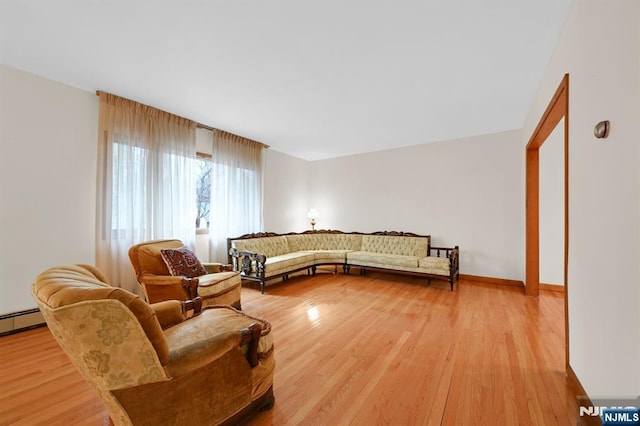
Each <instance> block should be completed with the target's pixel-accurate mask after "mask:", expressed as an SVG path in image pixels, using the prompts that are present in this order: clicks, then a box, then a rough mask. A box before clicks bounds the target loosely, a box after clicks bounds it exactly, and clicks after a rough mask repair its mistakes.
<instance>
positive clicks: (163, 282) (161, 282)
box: [140, 274, 198, 299]
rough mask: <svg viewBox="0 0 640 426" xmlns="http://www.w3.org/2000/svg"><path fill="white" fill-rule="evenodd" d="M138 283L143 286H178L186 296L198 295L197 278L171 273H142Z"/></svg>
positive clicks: (191, 297)
mask: <svg viewBox="0 0 640 426" xmlns="http://www.w3.org/2000/svg"><path fill="white" fill-rule="evenodd" d="M140 283H141V284H144V285H145V286H147V287H148V286H179V287H181V288H182V289H183V290H184V293H185V294H186V297H187V298H189V299H193V298H194V297H196V296H197V295H198V278H197V277H196V278H187V277H178V276H173V275H153V274H144V275H142V276H141V277H140Z"/></svg>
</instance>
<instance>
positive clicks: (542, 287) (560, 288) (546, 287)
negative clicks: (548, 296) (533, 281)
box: [538, 283, 564, 293]
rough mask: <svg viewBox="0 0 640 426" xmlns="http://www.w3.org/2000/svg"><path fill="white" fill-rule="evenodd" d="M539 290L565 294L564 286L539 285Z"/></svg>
mask: <svg viewBox="0 0 640 426" xmlns="http://www.w3.org/2000/svg"><path fill="white" fill-rule="evenodd" d="M538 288H539V289H540V290H549V291H557V292H560V293H564V286H563V285H559V284H543V283H540V284H538Z"/></svg>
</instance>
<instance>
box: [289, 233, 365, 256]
mask: <svg viewBox="0 0 640 426" xmlns="http://www.w3.org/2000/svg"><path fill="white" fill-rule="evenodd" d="M287 241H288V242H289V249H290V250H291V251H303V250H354V251H356V250H360V246H361V245H362V235H360V234H329V233H322V232H319V233H316V234H296V235H287Z"/></svg>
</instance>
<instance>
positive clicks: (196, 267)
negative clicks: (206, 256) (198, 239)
mask: <svg viewBox="0 0 640 426" xmlns="http://www.w3.org/2000/svg"><path fill="white" fill-rule="evenodd" d="M160 254H161V255H162V260H164V263H165V264H166V265H167V269H169V273H170V274H171V275H174V276H183V277H188V278H193V277H199V276H200V275H205V274H206V273H207V270H206V269H205V268H204V266H202V263H200V261H199V260H198V258H197V257H196V255H195V253H194V252H192V251H191V250H189V248H188V247H180V248H179V249H162V250H160Z"/></svg>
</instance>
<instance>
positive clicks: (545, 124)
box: [525, 74, 569, 366]
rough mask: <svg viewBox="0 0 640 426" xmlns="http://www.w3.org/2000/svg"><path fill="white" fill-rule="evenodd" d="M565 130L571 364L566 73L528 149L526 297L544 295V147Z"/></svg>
mask: <svg viewBox="0 0 640 426" xmlns="http://www.w3.org/2000/svg"><path fill="white" fill-rule="evenodd" d="M562 121H563V127H564V138H563V139H564V150H563V151H564V259H563V274H562V275H563V281H564V282H563V285H564V292H565V293H564V324H565V355H566V356H565V364H566V365H567V366H568V365H569V314H568V296H569V288H568V286H567V264H568V259H569V257H568V256H569V74H565V75H564V77H563V79H562V81H561V82H560V85H559V86H558V88H557V90H556V92H555V94H554V95H553V97H552V98H551V101H550V102H549V105H548V106H547V109H546V110H545V111H544V114H543V115H542V118H541V119H540V121H539V122H538V126H537V127H536V129H535V130H534V131H533V134H532V135H531V138H530V139H529V142H528V143H527V146H526V207H525V209H526V232H525V238H526V272H525V278H526V294H527V295H528V296H533V297H538V295H539V294H540V147H542V145H543V144H544V143H545V141H546V140H547V139H548V138H549V136H550V135H551V134H552V132H553V131H554V129H555V128H556V127H557V126H558V124H559V123H561V122H562Z"/></svg>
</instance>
